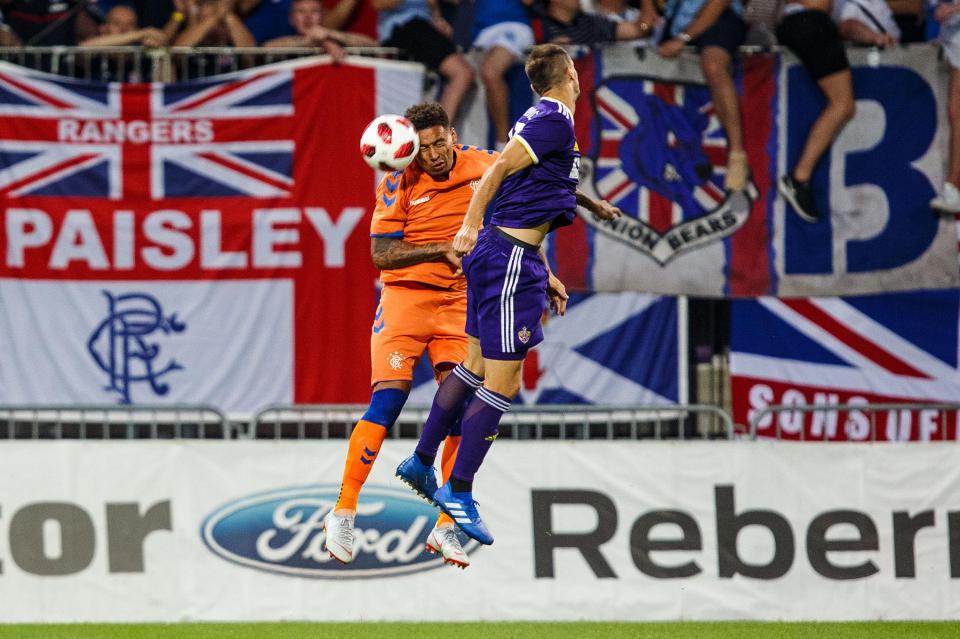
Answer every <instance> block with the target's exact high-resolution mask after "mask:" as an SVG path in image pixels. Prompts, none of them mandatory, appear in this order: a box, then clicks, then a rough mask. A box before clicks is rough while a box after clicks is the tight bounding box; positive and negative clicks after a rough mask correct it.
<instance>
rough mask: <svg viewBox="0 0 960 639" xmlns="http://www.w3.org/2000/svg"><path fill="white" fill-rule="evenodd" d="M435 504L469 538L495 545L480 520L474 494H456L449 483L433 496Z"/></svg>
mask: <svg viewBox="0 0 960 639" xmlns="http://www.w3.org/2000/svg"><path fill="white" fill-rule="evenodd" d="M433 502H434V503H435V504H436V505H437V507H438V508H439V509H440V510H442V511H443V512H445V513H447V514H448V515H450V517H451V518H453V521H455V522H456V523H457V526H459V527H460V530H462V531H463V532H464V533H465V534H466V535H467V537H470V538H471V539H476V540H477V541H479V542H480V543H481V544H483V545H485V546H489V545H490V544H492V543H493V535H491V534H490V531H489V530H488V529H487V525H486V524H484V523H483V520H482V519H480V513H479V512H478V511H477V502H475V501H473V493H455V492H453V489H452V488H450V482H447V483H446V484H444V485H443V486H441V487H440V488H439V489H438V490H437V492H435V493H434V494H433Z"/></svg>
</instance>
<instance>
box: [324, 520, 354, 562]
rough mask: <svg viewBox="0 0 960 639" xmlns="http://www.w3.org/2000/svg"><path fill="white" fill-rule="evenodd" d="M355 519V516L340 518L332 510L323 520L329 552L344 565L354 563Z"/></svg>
mask: <svg viewBox="0 0 960 639" xmlns="http://www.w3.org/2000/svg"><path fill="white" fill-rule="evenodd" d="M353 519H354V515H347V516H345V517H338V516H337V515H335V514H334V513H333V511H332V510H331V511H330V512H328V513H327V516H326V517H324V518H323V528H324V530H325V531H326V533H327V538H326V546H327V552H329V553H330V556H331V557H333V558H334V559H336V560H337V561H339V562H340V563H343V564H349V563H350V562H351V561H353Z"/></svg>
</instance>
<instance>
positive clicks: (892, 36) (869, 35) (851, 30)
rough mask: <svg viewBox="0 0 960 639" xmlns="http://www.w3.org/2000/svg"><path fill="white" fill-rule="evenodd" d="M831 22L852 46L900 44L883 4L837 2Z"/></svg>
mask: <svg viewBox="0 0 960 639" xmlns="http://www.w3.org/2000/svg"><path fill="white" fill-rule="evenodd" d="M833 19H834V20H836V22H837V24H839V25H840V35H841V36H843V39H844V40H849V41H850V42H852V43H854V44H862V45H866V46H874V47H887V46H890V45H892V44H896V43H897V42H899V41H900V27H899V26H897V22H896V20H894V19H893V12H892V11H891V10H890V7H889V6H888V5H887V3H886V2H885V0H837V1H836V2H835V3H834V5H833Z"/></svg>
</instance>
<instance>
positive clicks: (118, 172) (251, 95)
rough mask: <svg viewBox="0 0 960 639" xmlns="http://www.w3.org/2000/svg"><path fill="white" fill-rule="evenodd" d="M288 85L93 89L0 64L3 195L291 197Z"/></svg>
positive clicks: (252, 81) (279, 77)
mask: <svg viewBox="0 0 960 639" xmlns="http://www.w3.org/2000/svg"><path fill="white" fill-rule="evenodd" d="M292 85H293V71H292V70H290V69H284V68H277V69H268V70H264V69H259V70H251V71H246V72H241V73H238V74H231V75H229V76H221V77H219V78H216V79H213V80H207V81H200V82H190V83H185V84H179V85H176V84H172V85H165V84H160V83H154V84H120V83H109V84H94V83H88V82H82V81H77V80H71V79H64V78H59V77H56V76H51V75H47V74H43V73H39V72H34V71H27V70H25V69H22V68H20V67H16V66H14V65H10V64H7V63H0V196H5V197H19V196H28V195H39V196H58V197H65V196H81V197H101V198H109V199H112V200H119V199H121V198H122V199H124V200H142V199H153V200H158V199H161V198H168V197H210V196H243V197H255V198H274V197H286V196H289V195H290V194H291V192H292V190H293V149H294V144H293V137H294V126H293V111H294V110H293V103H292ZM268 122H269V126H265V125H266V124H267V123H268ZM219 140H229V141H223V142H221V141H219Z"/></svg>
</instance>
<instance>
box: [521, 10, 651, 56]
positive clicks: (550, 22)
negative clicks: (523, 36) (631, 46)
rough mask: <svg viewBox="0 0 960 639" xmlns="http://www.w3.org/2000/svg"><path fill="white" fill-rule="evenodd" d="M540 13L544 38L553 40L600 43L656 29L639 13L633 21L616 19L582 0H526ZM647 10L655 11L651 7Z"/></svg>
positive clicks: (637, 36)
mask: <svg viewBox="0 0 960 639" xmlns="http://www.w3.org/2000/svg"><path fill="white" fill-rule="evenodd" d="M524 1H525V2H527V3H528V4H530V5H531V6H532V7H533V9H534V11H535V12H537V13H538V14H539V15H540V21H541V23H542V25H543V40H544V41H545V42H553V43H554V44H586V45H590V44H599V43H601V42H613V41H614V40H636V39H637V38H646V37H648V36H650V35H652V33H653V24H652V23H651V22H645V21H644V20H642V19H640V18H639V17H638V18H637V19H636V20H634V21H633V22H616V21H614V20H611V19H610V18H607V17H605V16H602V15H595V14H592V13H587V12H586V11H584V10H583V9H581V8H580V2H579V0H547V3H546V8H545V9H544V8H543V6H542V5H541V4H539V3H536V2H535V0H524ZM652 6H653V5H652V4H651V10H650V11H648V12H647V13H648V14H649V15H654V13H655V12H654V11H653V9H652Z"/></svg>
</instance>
